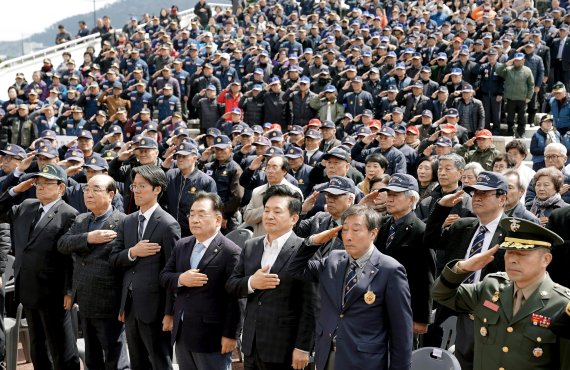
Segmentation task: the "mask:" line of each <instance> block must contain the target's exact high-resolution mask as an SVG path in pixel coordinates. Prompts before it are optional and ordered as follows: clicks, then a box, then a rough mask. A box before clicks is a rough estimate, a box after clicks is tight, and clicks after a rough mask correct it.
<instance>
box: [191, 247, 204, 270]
mask: <svg viewBox="0 0 570 370" xmlns="http://www.w3.org/2000/svg"><path fill="white" fill-rule="evenodd" d="M204 248H206V247H205V246H204V244H202V243H196V245H195V246H194V249H193V250H192V256H190V268H191V269H195V268H196V267H198V264H199V263H200V259H201V255H202V251H203V250H204Z"/></svg>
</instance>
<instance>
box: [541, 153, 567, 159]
mask: <svg viewBox="0 0 570 370" xmlns="http://www.w3.org/2000/svg"><path fill="white" fill-rule="evenodd" d="M560 157H563V155H560V154H549V155H545V156H544V159H548V160H555V159H557V158H560Z"/></svg>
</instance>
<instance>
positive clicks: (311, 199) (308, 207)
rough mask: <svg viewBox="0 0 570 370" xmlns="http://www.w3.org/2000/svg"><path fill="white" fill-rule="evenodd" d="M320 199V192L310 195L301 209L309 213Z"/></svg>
mask: <svg viewBox="0 0 570 370" xmlns="http://www.w3.org/2000/svg"><path fill="white" fill-rule="evenodd" d="M318 198H319V192H318V191H315V192H313V194H311V195H309V196H308V197H307V199H305V201H304V202H303V206H302V207H301V211H303V212H309V211H310V210H311V209H313V207H314V206H315V203H316V202H317V199H318Z"/></svg>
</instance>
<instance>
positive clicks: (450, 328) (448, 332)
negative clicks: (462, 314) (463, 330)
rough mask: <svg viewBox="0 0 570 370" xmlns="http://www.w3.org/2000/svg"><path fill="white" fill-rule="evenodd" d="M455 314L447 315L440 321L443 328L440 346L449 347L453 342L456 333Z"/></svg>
mask: <svg viewBox="0 0 570 370" xmlns="http://www.w3.org/2000/svg"><path fill="white" fill-rule="evenodd" d="M456 327H457V316H449V317H448V318H447V319H446V320H445V321H444V322H442V323H441V329H442V330H443V337H442V338H441V345H440V347H441V348H443V349H449V348H450V347H451V346H453V345H454V344H455V336H456V335H457V329H456Z"/></svg>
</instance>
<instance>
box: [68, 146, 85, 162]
mask: <svg viewBox="0 0 570 370" xmlns="http://www.w3.org/2000/svg"><path fill="white" fill-rule="evenodd" d="M64 159H65V160H66V161H67V160H70V161H77V162H83V160H84V159H85V155H84V154H83V152H82V151H81V149H79V148H78V147H76V146H72V147H71V148H69V149H67V151H66V152H65V156H64Z"/></svg>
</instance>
